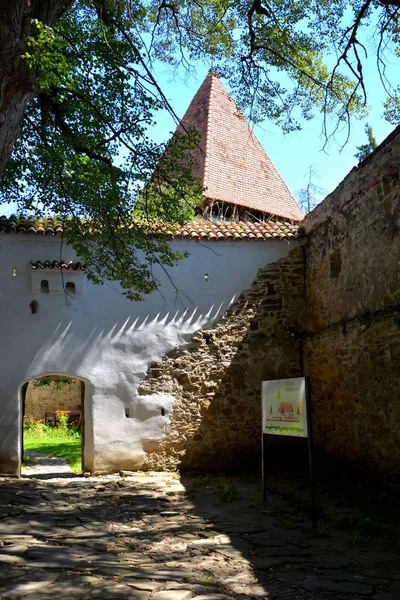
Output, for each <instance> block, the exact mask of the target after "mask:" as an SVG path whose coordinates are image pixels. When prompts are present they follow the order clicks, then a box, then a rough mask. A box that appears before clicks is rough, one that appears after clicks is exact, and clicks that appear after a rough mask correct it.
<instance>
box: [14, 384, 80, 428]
mask: <svg viewBox="0 0 400 600" xmlns="http://www.w3.org/2000/svg"><path fill="white" fill-rule="evenodd" d="M81 385H82V384H81V381H80V380H75V381H73V382H71V383H63V384H61V386H60V388H59V389H57V386H56V384H55V383H54V382H51V383H50V385H48V386H40V387H34V386H33V384H32V381H30V382H29V383H28V387H27V389H26V396H25V415H26V416H29V417H32V418H33V419H35V420H39V419H44V413H45V412H54V411H55V410H70V409H71V408H72V407H74V406H79V405H80V404H82V396H81Z"/></svg>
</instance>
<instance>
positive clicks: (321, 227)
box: [302, 128, 400, 476]
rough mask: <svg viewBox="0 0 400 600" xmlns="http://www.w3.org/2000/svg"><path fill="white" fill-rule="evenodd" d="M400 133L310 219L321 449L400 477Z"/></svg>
mask: <svg viewBox="0 0 400 600" xmlns="http://www.w3.org/2000/svg"><path fill="white" fill-rule="evenodd" d="M399 175H400V128H398V129H397V130H396V131H395V132H394V133H393V134H392V136H390V137H389V138H388V139H387V140H386V141H385V142H384V143H383V144H382V146H381V147H379V148H378V149H377V150H376V151H375V152H374V153H373V155H371V156H370V157H369V158H368V159H366V160H365V161H364V162H363V163H362V164H361V165H360V166H359V167H358V168H356V169H353V171H352V172H351V173H350V174H349V175H348V177H346V179H345V180H344V181H343V182H342V183H341V184H340V185H339V187H338V188H337V189H336V190H335V191H334V193H333V194H331V195H330V196H328V198H327V199H326V200H324V202H322V204H321V205H320V206H318V207H317V209H315V210H314V211H313V212H312V213H310V215H308V216H307V217H306V219H305V220H304V221H303V223H302V225H304V228H305V233H306V234H307V243H306V246H305V250H306V291H307V330H308V333H307V336H306V338H305V343H304V363H305V373H306V374H309V375H310V378H311V390H312V405H313V419H314V432H315V442H316V444H317V445H318V446H320V447H321V448H323V449H325V450H326V451H327V452H328V453H329V454H333V455H334V456H337V457H341V458H343V459H345V460H346V461H352V462H355V463H358V465H360V466H364V467H366V468H369V469H372V470H373V471H375V472H380V473H388V474H389V473H390V474H391V476H394V475H395V474H396V473H397V474H400V451H399V448H400V312H399V308H400V235H399V233H400V202H399V196H400V177H399Z"/></svg>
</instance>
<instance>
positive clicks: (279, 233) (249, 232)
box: [154, 219, 298, 240]
mask: <svg viewBox="0 0 400 600" xmlns="http://www.w3.org/2000/svg"><path fill="white" fill-rule="evenodd" d="M154 233H156V232H154ZM157 233H165V234H167V235H170V236H171V237H172V238H174V239H192V240H268V239H288V238H296V237H297V233H298V226H297V225H293V224H292V223H288V222H284V223H281V222H275V221H266V222H260V223H251V222H242V221H238V222H236V221H217V222H215V223H213V222H211V221H207V220H206V219H203V220H198V221H191V222H190V223H187V224H186V225H183V226H177V227H176V229H175V230H174V231H173V232H171V231H169V230H168V227H167V226H164V227H161V231H160V230H158V231H157Z"/></svg>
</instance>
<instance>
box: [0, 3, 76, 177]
mask: <svg viewBox="0 0 400 600" xmlns="http://www.w3.org/2000/svg"><path fill="white" fill-rule="evenodd" d="M70 5H71V0H0V178H1V176H2V175H3V172H4V168H5V166H6V164H7V161H8V159H9V158H10V155H11V152H12V149H13V146H14V142H15V140H16V139H17V137H18V135H19V129H20V125H21V121H22V119H23V116H24V112H25V107H26V105H27V103H28V102H29V101H31V100H32V99H33V98H34V97H35V96H36V95H37V94H38V92H39V86H38V84H37V81H36V77H35V74H34V73H33V72H31V71H30V70H29V68H28V67H27V65H26V62H25V61H24V60H23V59H22V58H21V57H22V55H23V54H24V53H25V52H26V50H27V45H26V42H25V39H26V36H29V35H34V33H35V29H34V28H33V27H32V19H38V20H39V21H42V22H43V23H44V24H46V25H48V26H49V27H53V26H54V25H55V24H56V23H57V21H58V20H59V19H60V17H61V16H62V15H63V14H64V12H65V11H66V10H67V9H68V8H69V6H70Z"/></svg>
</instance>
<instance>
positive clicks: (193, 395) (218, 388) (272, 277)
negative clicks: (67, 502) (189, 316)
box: [139, 247, 305, 471]
mask: <svg viewBox="0 0 400 600" xmlns="http://www.w3.org/2000/svg"><path fill="white" fill-rule="evenodd" d="M304 319H305V304H304V269H303V249H302V248H301V247H298V248H296V249H294V250H292V251H291V252H290V254H289V255H288V256H287V257H286V258H283V259H280V260H279V261H277V262H276V263H274V264H273V265H269V266H267V267H265V268H263V269H261V270H260V271H259V272H258V275H257V277H256V279H255V281H254V283H253V284H252V286H251V288H250V289H249V290H247V291H246V292H244V293H242V294H241V296H240V297H239V298H238V299H237V300H236V302H235V303H234V304H233V305H232V306H231V307H230V309H229V310H228V311H226V313H225V314H224V315H223V317H222V318H221V319H220V320H219V321H218V322H217V323H216V324H215V325H214V326H213V327H211V328H209V329H207V330H204V331H198V332H196V333H195V334H194V335H193V338H192V342H191V344H190V346H189V347H188V348H187V349H186V350H179V351H176V352H174V353H171V354H170V355H168V356H166V357H164V359H163V360H162V361H161V362H159V363H157V364H154V365H153V366H152V367H151V368H150V370H149V374H148V377H147V378H146V379H145V380H144V381H143V382H142V384H141V386H140V388H139V393H140V394H142V395H146V394H152V393H155V392H160V391H163V392H169V393H171V394H173V395H174V396H175V397H176V400H175V404H174V411H173V416H172V422H171V427H170V431H169V432H168V433H167V435H166V437H165V439H164V440H163V441H162V442H154V443H152V442H147V444H146V445H145V447H144V450H145V451H146V452H147V458H146V462H145V468H148V469H157V470H161V469H178V468H180V469H188V468H190V469H203V470H213V471H215V470H219V469H220V470H226V469H229V468H236V469H239V468H251V467H252V466H253V468H254V465H258V464H259V460H260V436H261V397H260V393H261V381H262V380H265V379H279V378H285V377H298V376H301V375H302V361H301V350H300V341H299V334H298V332H299V330H300V328H301V326H302V323H304Z"/></svg>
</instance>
